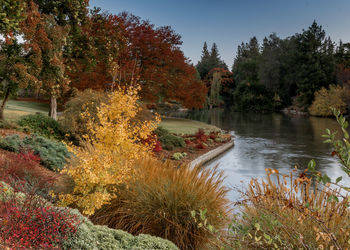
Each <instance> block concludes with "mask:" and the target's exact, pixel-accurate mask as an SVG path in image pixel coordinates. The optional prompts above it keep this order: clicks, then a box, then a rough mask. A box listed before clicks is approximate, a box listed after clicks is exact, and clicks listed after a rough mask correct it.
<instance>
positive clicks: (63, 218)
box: [0, 185, 79, 249]
mask: <svg viewBox="0 0 350 250" xmlns="http://www.w3.org/2000/svg"><path fill="white" fill-rule="evenodd" d="M7 188H8V187H7V186H3V185H1V186H0V189H1V192H2V191H3V189H7ZM22 197H24V198H23V199H18V197H17V195H16V191H14V192H13V194H12V195H10V197H7V199H6V200H4V201H3V202H2V203H1V211H2V213H1V214H0V218H1V220H0V239H1V240H2V242H3V244H5V246H6V247H21V248H23V247H24V248H28V249H29V248H35V249H39V248H40V249H41V248H45V249H48V248H55V247H59V246H60V245H62V243H63V241H64V240H66V239H67V238H68V237H71V236H72V235H73V234H74V233H75V232H76V227H77V225H78V224H79V221H78V220H77V219H76V216H74V215H72V214H70V213H68V212H67V211H63V210H59V209H57V208H55V207H51V206H45V201H43V200H42V199H40V198H37V197H36V196H32V195H25V196H22Z"/></svg>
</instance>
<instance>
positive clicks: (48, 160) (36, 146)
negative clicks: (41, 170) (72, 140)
mask: <svg viewBox="0 0 350 250" xmlns="http://www.w3.org/2000/svg"><path fill="white" fill-rule="evenodd" d="M0 148H2V149H5V150H9V151H12V152H17V153H19V152H26V151H28V150H29V151H31V152H33V153H34V154H36V155H38V156H39V157H40V163H41V164H42V165H43V166H45V167H46V168H48V169H50V170H53V171H58V170H61V169H62V168H63V166H64V164H65V163H66V159H67V158H69V157H70V153H69V152H68V150H67V147H66V146H65V145H64V144H63V143H61V142H56V141H51V140H50V139H47V138H45V137H42V136H37V135H29V136H26V137H24V138H21V137H20V136H19V135H17V134H13V135H8V136H6V137H3V138H2V137H1V138H0Z"/></svg>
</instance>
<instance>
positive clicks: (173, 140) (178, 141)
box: [154, 127, 186, 150]
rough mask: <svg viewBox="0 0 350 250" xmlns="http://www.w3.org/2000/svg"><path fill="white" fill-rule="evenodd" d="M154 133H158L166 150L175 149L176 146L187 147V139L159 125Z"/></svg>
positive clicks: (158, 137)
mask: <svg viewBox="0 0 350 250" xmlns="http://www.w3.org/2000/svg"><path fill="white" fill-rule="evenodd" d="M154 133H155V134H156V135H157V139H158V140H159V141H160V142H161V144H162V148H164V149H166V150H173V149H175V148H183V147H185V145H186V144H185V141H184V139H183V138H181V137H179V136H176V135H173V134H171V133H170V132H169V131H168V130H166V129H164V128H162V127H158V128H157V129H156V130H155V131H154Z"/></svg>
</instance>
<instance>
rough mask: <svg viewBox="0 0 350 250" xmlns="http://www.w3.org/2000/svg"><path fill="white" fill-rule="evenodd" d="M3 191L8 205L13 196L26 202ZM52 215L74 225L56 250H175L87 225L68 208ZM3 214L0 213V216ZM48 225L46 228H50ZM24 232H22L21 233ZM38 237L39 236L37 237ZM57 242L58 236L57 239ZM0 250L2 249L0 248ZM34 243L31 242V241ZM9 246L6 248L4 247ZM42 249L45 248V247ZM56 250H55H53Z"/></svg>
mask: <svg viewBox="0 0 350 250" xmlns="http://www.w3.org/2000/svg"><path fill="white" fill-rule="evenodd" d="M0 184H1V186H2V187H3V189H2V190H1V191H0V202H1V201H5V202H9V201H10V200H11V198H13V197H16V199H17V200H18V201H20V200H22V201H23V200H24V201H25V200H29V199H28V197H27V194H25V193H22V192H18V191H14V189H13V188H12V187H11V186H9V185H7V184H6V183H2V182H0ZM39 202H40V203H39V204H41V205H42V207H43V208H45V207H47V206H49V207H51V208H53V207H52V205H51V204H50V203H49V202H45V201H44V200H39ZM53 209H54V211H55V212H58V213H60V214H63V215H67V216H68V218H73V219H74V221H75V222H76V223H74V225H76V227H75V228H76V230H75V233H73V234H72V233H70V234H68V235H66V236H68V237H64V239H63V240H62V241H60V242H59V245H58V246H57V248H59V249H61V248H62V249H81V250H90V249H135V250H143V249H165V250H177V249H178V248H177V247H176V246H175V245H174V244H173V243H171V242H170V241H167V240H164V239H161V238H158V237H153V236H150V235H144V234H140V235H138V236H133V235H131V234H129V233H127V232H124V231H121V230H114V229H111V228H108V227H106V226H98V225H94V224H92V223H91V221H90V220H89V219H87V218H86V217H84V216H83V215H81V214H80V213H79V212H78V211H77V210H75V209H70V208H57V207H55V208H53ZM2 214H3V213H2ZM0 223H1V222H0ZM50 226H51V225H47V227H50ZM28 229H29V230H31V229H32V227H31V226H29V227H28ZM25 233H27V231H26V232H23V234H25ZM59 236H62V235H54V236H53V237H56V238H57V237H59ZM39 237H40V236H39ZM59 239H61V237H59ZM1 243H2V242H0V247H4V248H5V246H4V245H1ZM12 243H13V244H11V245H12V246H11V247H13V248H15V249H23V247H24V246H23V245H22V244H21V243H19V244H17V245H15V243H14V242H12ZM34 243H35V242H34ZM8 247H10V246H8ZM45 249H47V248H46V247H45ZM55 249H56V248H55Z"/></svg>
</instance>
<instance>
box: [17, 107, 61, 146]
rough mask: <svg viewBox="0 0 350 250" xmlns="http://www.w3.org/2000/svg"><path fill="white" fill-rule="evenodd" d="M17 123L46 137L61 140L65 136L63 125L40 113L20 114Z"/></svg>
mask: <svg viewBox="0 0 350 250" xmlns="http://www.w3.org/2000/svg"><path fill="white" fill-rule="evenodd" d="M17 124H18V125H19V126H21V127H23V128H24V129H28V130H29V131H30V132H32V133H36V134H39V135H42V136H45V137H47V138H55V139H57V140H63V139H64V136H65V131H64V129H63V127H62V126H61V125H60V124H59V123H58V122H57V121H56V120H54V119H52V118H51V117H49V116H47V115H43V114H41V113H37V114H32V115H26V116H22V117H21V119H20V120H19V121H18V122H17Z"/></svg>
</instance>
